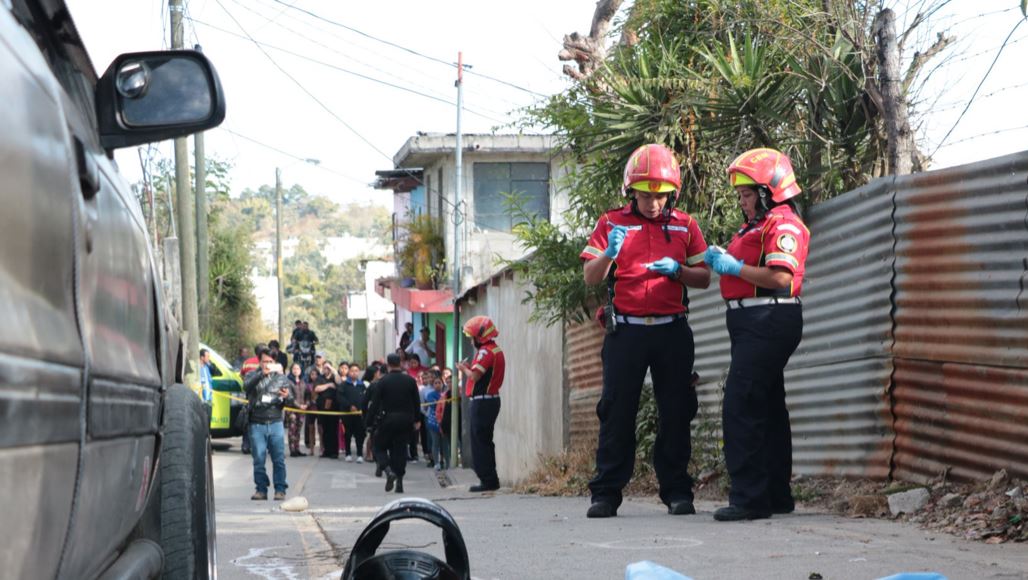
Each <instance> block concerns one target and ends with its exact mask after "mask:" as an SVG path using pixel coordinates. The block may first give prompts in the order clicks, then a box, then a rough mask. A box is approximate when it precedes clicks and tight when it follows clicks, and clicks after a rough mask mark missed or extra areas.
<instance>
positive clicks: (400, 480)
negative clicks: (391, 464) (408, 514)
mask: <svg viewBox="0 0 1028 580" xmlns="http://www.w3.org/2000/svg"><path fill="white" fill-rule="evenodd" d="M396 493H403V478H402V477H397V478H396Z"/></svg>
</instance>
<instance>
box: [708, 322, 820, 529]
mask: <svg viewBox="0 0 1028 580" xmlns="http://www.w3.org/2000/svg"><path fill="white" fill-rule="evenodd" d="M726 318H727V323H728V334H729V336H730V337H731V339H732V364H731V367H730V368H729V370H728V380H727V381H726V383H725V400H724V410H723V419H724V436H725V463H726V464H727V467H728V475H729V477H730V478H731V480H732V486H731V491H730V492H729V494H728V500H729V502H730V503H731V504H732V505H735V506H739V507H742V508H745V509H748V510H752V511H757V512H767V511H769V510H772V509H780V508H791V507H792V506H793V498H792V491H791V489H790V487H789V479H790V477H791V476H792V432H791V430H790V428H789V411H788V409H786V407H785V374H784V371H785V364H786V363H787V362H789V357H790V356H792V353H793V352H794V351H795V350H796V347H797V346H798V345H799V343H800V338H801V337H802V335H803V308H802V307H801V306H800V305H798V304H777V305H768V306H754V307H750V308H739V309H735V310H729V311H728V313H727V316H726Z"/></svg>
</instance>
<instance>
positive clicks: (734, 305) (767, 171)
mask: <svg viewBox="0 0 1028 580" xmlns="http://www.w3.org/2000/svg"><path fill="white" fill-rule="evenodd" d="M728 176H729V181H730V182H731V184H732V186H734V187H735V190H736V193H738V195H739V205H740V206H741V208H742V212H743V214H744V216H745V223H743V225H742V227H741V228H739V231H738V232H737V233H736V234H735V236H733V237H732V241H731V243H729V245H728V251H727V252H726V251H724V250H721V249H720V248H715V247H711V248H710V249H709V250H707V252H706V256H705V260H706V262H707V263H708V264H710V266H711V267H712V268H713V269H714V271H715V272H717V273H718V274H720V275H721V281H720V282H721V296H722V297H723V298H724V299H725V301H726V303H727V306H728V310H727V313H726V322H727V325H728V334H729V336H730V338H731V341H732V364H731V366H730V367H729V370H728V379H727V381H726V383H725V399H724V410H723V419H724V440H725V463H726V464H727V467H728V475H729V477H730V478H731V482H732V483H731V490H730V492H729V494H728V502H729V505H728V506H727V507H723V508H721V509H719V510H717V511H716V512H714V519H716V520H719V521H734V520H753V519H760V518H767V517H770V515H771V514H783V513H789V512H791V511H793V509H794V507H795V506H794V502H793V498H792V490H791V489H790V488H789V479H790V477H791V475H792V433H791V431H790V428H789V411H788V410H787V409H786V406H785V377H784V370H785V365H786V363H788V362H789V357H790V356H791V355H792V353H793V352H794V351H795V350H796V347H797V346H798V345H799V343H800V338H801V336H802V334H803V309H802V307H801V305H800V291H801V290H802V288H803V274H804V268H805V262H806V259H807V245H808V243H809V240H810V232H809V231H808V230H807V227H806V226H805V225H804V224H803V220H801V219H800V216H799V214H798V210H797V207H796V206H795V202H794V201H793V198H795V197H796V196H797V195H799V194H800V188H799V186H798V185H797V184H796V176H795V175H794V173H793V169H792V162H791V161H789V158H788V157H787V156H786V155H784V154H783V153H781V152H779V151H775V150H774V149H754V150H751V151H747V152H746V153H743V154H742V155H740V156H739V157H738V158H736V160H735V161H733V162H732V164H731V165H730V166H729V167H728Z"/></svg>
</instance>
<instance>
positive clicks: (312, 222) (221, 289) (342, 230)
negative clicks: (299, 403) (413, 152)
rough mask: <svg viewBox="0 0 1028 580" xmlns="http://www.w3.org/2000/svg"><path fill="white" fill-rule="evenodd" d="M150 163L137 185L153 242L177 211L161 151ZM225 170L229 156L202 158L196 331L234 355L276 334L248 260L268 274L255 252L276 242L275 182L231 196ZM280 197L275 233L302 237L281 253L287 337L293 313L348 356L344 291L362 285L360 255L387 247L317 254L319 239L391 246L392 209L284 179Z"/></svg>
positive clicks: (332, 351) (334, 356)
mask: <svg viewBox="0 0 1028 580" xmlns="http://www.w3.org/2000/svg"><path fill="white" fill-rule="evenodd" d="M151 168H152V169H151V172H150V173H149V174H147V178H146V179H145V180H144V182H143V183H141V184H139V187H138V191H139V192H140V194H139V195H140V203H141V205H142V206H143V208H144V215H145V217H146V219H147V221H148V224H149V228H148V229H149V230H150V232H151V236H153V237H155V238H156V240H155V241H156V242H158V243H156V244H155V247H157V248H159V247H160V243H159V242H160V240H163V239H164V238H166V237H168V236H171V235H174V226H173V223H174V218H173V216H172V215H171V213H170V211H169V210H170V208H173V207H175V205H174V192H173V191H169V188H170V187H169V186H170V185H171V184H172V183H173V182H174V180H173V179H172V176H173V175H174V171H173V167H172V164H171V163H170V162H169V161H168V160H163V159H162V160H156V161H154V162H153V163H152V165H151ZM230 170H231V164H230V163H228V162H226V161H223V160H220V159H217V158H208V159H207V206H208V239H209V244H208V260H209V272H210V276H209V280H208V283H209V285H210V286H209V288H210V291H209V292H210V319H209V321H208V323H207V324H206V325H203V323H202V322H201V325H202V328H201V338H202V340H203V341H204V342H205V343H207V344H208V345H210V346H211V347H212V348H214V349H215V350H217V351H218V352H220V353H221V354H223V355H224V356H225V357H226V358H229V359H232V358H234V355H235V354H236V353H237V352H238V351H239V349H240V348H241V347H245V348H247V349H252V348H253V345H254V344H256V343H258V342H267V341H268V340H271V339H272V338H275V337H277V335H278V332H277V329H276V328H275V327H274V326H270V327H269V326H266V325H265V324H264V323H263V322H262V321H261V316H260V312H259V311H258V306H257V301H256V299H255V295H254V286H253V281H252V280H251V275H252V274H253V272H254V271H255V268H256V270H257V271H258V272H260V273H263V274H266V275H273V274H274V272H271V271H267V268H263V269H262V267H260V265H262V264H264V263H266V262H267V258H268V256H266V255H262V254H258V250H257V244H259V243H262V242H271V244H272V248H274V240H275V188H274V186H273V185H262V186H261V187H259V188H258V189H257V190H252V189H245V190H243V191H242V192H241V193H240V194H239V195H238V196H235V195H233V192H232V187H231V183H230V180H229V173H230ZM282 202H283V203H282V224H283V234H282V237H283V239H290V238H293V239H298V240H299V243H298V244H297V248H296V251H295V252H294V254H293V255H292V256H290V257H289V258H286V259H284V260H283V270H284V277H283V280H284V287H285V298H286V303H285V308H286V319H287V321H289V326H290V328H288V329H286V335H287V338H288V335H289V332H290V330H291V326H292V321H293V320H297V319H300V320H307V321H309V322H310V325H311V327H312V328H313V329H314V330H315V331H316V332H317V333H318V337H319V339H320V344H319V349H320V350H325V351H326V352H327V353H328V354H329V356H330V357H331V360H333V361H339V360H348V359H349V358H350V357H351V353H352V350H353V340H352V329H351V328H350V322H349V320H348V319H347V316H346V298H347V295H348V294H349V293H350V292H360V291H363V289H364V273H363V271H362V265H361V259H362V258H375V259H381V258H383V257H384V256H380V255H375V256H358V257H355V258H352V259H349V260H346V261H344V262H342V263H341V264H329V263H328V261H327V259H326V258H325V256H324V255H323V250H324V247H323V246H324V241H325V240H326V239H327V238H331V237H343V236H352V237H356V238H364V239H369V240H373V241H375V242H377V243H378V244H380V245H384V246H386V247H391V241H392V232H391V216H390V214H389V212H388V210H386V209H385V208H383V207H381V206H373V205H360V204H347V205H341V204H339V203H336V202H335V201H333V200H331V199H329V198H327V197H325V196H321V195H314V194H311V193H308V192H307V191H306V190H305V189H304V188H303V186H301V185H298V184H294V185H291V186H289V187H286V188H284V191H283V199H282ZM264 245H266V244H264ZM273 251H274V250H273V249H272V252H273ZM265 253H266V252H265Z"/></svg>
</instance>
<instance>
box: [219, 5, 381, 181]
mask: <svg viewBox="0 0 1028 580" xmlns="http://www.w3.org/2000/svg"><path fill="white" fill-rule="evenodd" d="M216 2H217V3H218V6H221V9H222V10H224V11H225V13H226V14H228V17H229V18H231V19H232V21H233V22H235V23H236V26H238V27H239V29H240V30H242V31H243V34H245V35H246V36H247V38H249V39H250V41H251V42H253V43H254V45H256V46H257V48H258V49H259V50H260V51H261V52H262V53H264V56H265V57H267V59H268V60H270V61H271V64H273V65H275V68H277V69H278V70H279V71H280V72H281V73H282V74H283V75H285V76H286V77H287V78H288V79H289V80H291V81H293V84H295V85H296V86H297V87H299V88H300V90H301V91H303V92H304V93H306V94H307V96H308V97H310V98H311V100H313V101H314V102H315V103H317V104H318V106H320V107H321V108H322V109H324V110H325V112H326V113H328V114H329V115H332V116H333V117H335V119H336V120H337V121H339V123H340V124H342V125H343V126H344V127H346V128H347V129H348V130H349V131H350V132H351V133H353V134H354V135H355V136H356V137H357V138H358V139H360V140H361V141H363V142H364V143H365V144H366V145H367V146H368V147H371V149H372V150H374V151H376V152H378V154H379V155H381V156H382V157H385V158H386V159H388V160H390V161H392V159H393V158H392V157H390V156H389V154H387V153H386V152H385V151H382V150H381V149H379V148H378V147H376V146H375V144H374V143H372V142H371V141H370V140H368V138H367V137H365V136H364V135H362V134H361V133H360V132H359V131H357V129H354V128H353V126H352V125H350V124H349V123H347V122H346V120H344V119H343V118H342V117H340V116H339V115H338V114H336V112H335V111H333V110H332V109H330V108H328V105H326V104H325V103H323V102H322V101H321V99H319V98H318V97H316V96H315V95H314V93H312V92H310V91H309V90H308V89H307V87H305V86H303V83H301V82H300V81H298V80H296V77H294V76H293V75H291V74H289V72H288V71H286V69H284V68H282V66H281V65H279V64H278V62H276V61H275V59H274V58H272V57H271V55H270V54H268V51H266V50H264V47H263V46H261V43H259V42H257V41H256V40H254V38H253V37H252V36H250V33H248V32H246V29H245V28H243V25H242V24H240V23H239V21H238V20H236V17H235V16H234V15H233V14H232V13H231V12H229V11H228V9H227V8H225V5H224V4H222V3H221V0H216Z"/></svg>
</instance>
